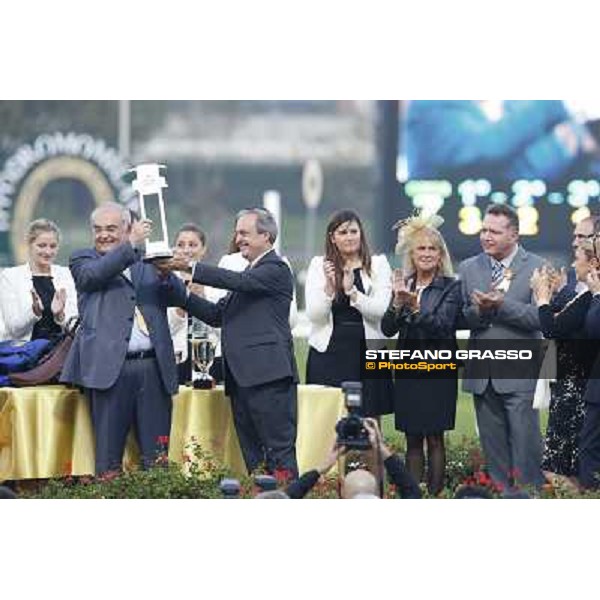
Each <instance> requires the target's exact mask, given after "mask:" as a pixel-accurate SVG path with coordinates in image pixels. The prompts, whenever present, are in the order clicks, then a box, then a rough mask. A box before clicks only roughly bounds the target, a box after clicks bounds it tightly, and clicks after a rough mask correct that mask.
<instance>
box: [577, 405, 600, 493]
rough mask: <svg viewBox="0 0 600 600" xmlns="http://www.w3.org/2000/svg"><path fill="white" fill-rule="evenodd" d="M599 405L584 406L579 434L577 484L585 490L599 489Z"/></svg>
mask: <svg viewBox="0 0 600 600" xmlns="http://www.w3.org/2000/svg"><path fill="white" fill-rule="evenodd" d="M599 477H600V404H590V403H589V402H588V403H586V405H585V417H584V418H583V427H582V428H581V433H580V434H579V483H581V485H583V486H584V487H586V488H598V487H600V479H599Z"/></svg>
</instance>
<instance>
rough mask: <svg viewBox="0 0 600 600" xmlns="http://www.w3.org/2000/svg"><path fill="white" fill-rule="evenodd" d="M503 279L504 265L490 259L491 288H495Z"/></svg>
mask: <svg viewBox="0 0 600 600" xmlns="http://www.w3.org/2000/svg"><path fill="white" fill-rule="evenodd" d="M503 278H504V265H503V264H502V263H501V262H500V261H497V260H496V259H492V287H493V288H495V287H496V286H497V285H499V283H500V282H501V281H502V279H503Z"/></svg>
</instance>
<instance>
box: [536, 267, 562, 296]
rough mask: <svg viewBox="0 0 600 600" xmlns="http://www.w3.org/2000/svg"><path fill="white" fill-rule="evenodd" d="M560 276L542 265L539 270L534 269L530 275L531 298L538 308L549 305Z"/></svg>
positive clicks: (550, 268)
mask: <svg viewBox="0 0 600 600" xmlns="http://www.w3.org/2000/svg"><path fill="white" fill-rule="evenodd" d="M559 279H560V276H559V275H558V273H557V272H556V270H555V269H553V268H552V267H550V266H548V265H544V266H542V267H540V268H539V269H534V271H533V274H532V275H531V281H530V285H531V290H532V292H533V298H534V300H535V302H536V304H537V305H538V306H543V305H544V304H549V303H550V299H551V298H552V294H553V293H554V291H555V289H556V286H557V285H559Z"/></svg>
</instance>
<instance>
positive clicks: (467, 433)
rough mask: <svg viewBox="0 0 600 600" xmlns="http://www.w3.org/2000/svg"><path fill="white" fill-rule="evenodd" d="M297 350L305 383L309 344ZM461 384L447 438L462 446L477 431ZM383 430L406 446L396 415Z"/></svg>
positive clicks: (387, 418) (544, 417) (304, 342)
mask: <svg viewBox="0 0 600 600" xmlns="http://www.w3.org/2000/svg"><path fill="white" fill-rule="evenodd" d="M294 346H295V349H296V362H297V364H298V371H299V373H300V381H301V382H302V383H304V382H305V377H306V358H307V355H308V342H307V340H305V339H302V338H296V339H295V340H294ZM460 388H461V382H459V393H458V401H457V404H456V425H455V428H454V429H453V430H452V431H449V432H448V433H447V438H448V439H449V441H450V443H451V444H460V443H461V442H462V440H463V439H464V438H465V437H466V438H476V437H477V433H476V430H475V409H474V407H473V398H472V395H471V394H468V393H466V392H463V391H462V390H461V389H460ZM540 416H541V421H542V431H543V432H545V431H546V425H547V422H548V411H547V410H544V411H542V413H541V415H540ZM382 430H383V434H384V436H385V437H386V439H388V440H390V441H391V442H392V443H398V444H400V445H401V446H404V436H403V434H402V433H401V432H398V431H396V429H395V428H394V415H386V416H384V417H383V418H382Z"/></svg>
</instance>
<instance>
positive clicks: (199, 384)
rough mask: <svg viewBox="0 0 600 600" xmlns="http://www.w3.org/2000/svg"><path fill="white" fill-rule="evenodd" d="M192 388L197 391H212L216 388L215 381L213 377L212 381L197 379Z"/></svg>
mask: <svg viewBox="0 0 600 600" xmlns="http://www.w3.org/2000/svg"><path fill="white" fill-rule="evenodd" d="M192 387H193V388H194V389H195V390H212V389H213V388H214V387H215V380H214V379H213V378H212V377H211V378H210V379H196V381H194V382H193V383H192Z"/></svg>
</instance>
